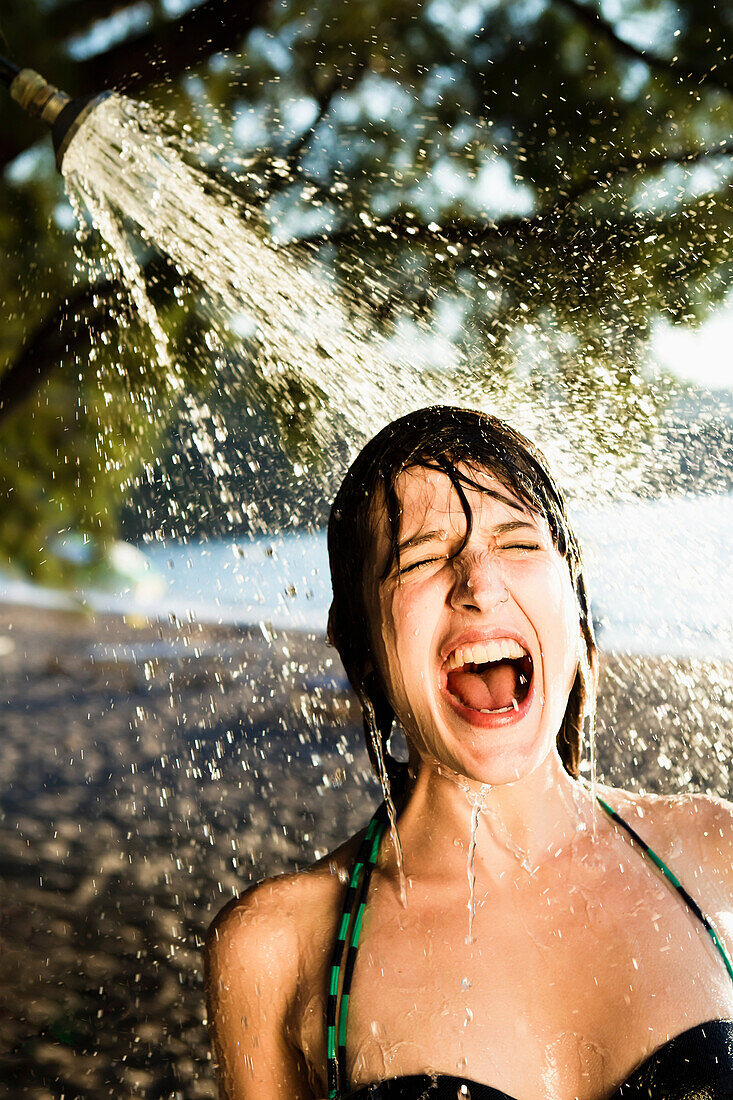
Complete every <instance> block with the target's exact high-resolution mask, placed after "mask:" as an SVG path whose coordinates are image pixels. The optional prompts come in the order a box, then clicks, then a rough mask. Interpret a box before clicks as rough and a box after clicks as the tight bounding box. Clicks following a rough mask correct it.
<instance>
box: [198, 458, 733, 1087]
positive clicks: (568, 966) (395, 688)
mask: <svg viewBox="0 0 733 1100" xmlns="http://www.w3.org/2000/svg"><path fill="white" fill-rule="evenodd" d="M482 483H483V484H485V486H486V488H487V489H491V490H493V491H495V492H496V493H497V494H499V495H500V496H501V498H502V499H497V498H496V497H492V496H489V495H485V494H483V493H479V492H476V493H474V494H471V493H470V492H469V501H470V504H471V508H472V515H473V521H474V522H473V529H472V532H471V535H470V537H469V540H468V542H467V544H466V546H465V547H464V548H463V549H462V550H461V551H460V553H459V554H458V555H457V556H455V557H453V558H452V559H451V555H453V553H454V551H455V550H456V549H457V548H458V547H460V544H461V540H462V538H463V534H464V533H465V517H463V512H462V510H461V509H460V505H459V503H458V501H457V499H456V498H455V495H454V494H453V493H452V490H451V488H450V485H449V483H448V481H447V479H446V478H444V477H443V475H440V474H432V473H429V472H427V471H414V472H413V471H411V472H409V473H408V474H405V475H403V480H402V483H401V484H400V486H399V489H400V494H401V500H402V504H403V517H402V528H401V531H400V538H401V540H402V541H404V542H408V541H410V545H409V546H407V545H406V546H405V549H404V551H403V554H402V558H401V563H400V564H401V568H402V573H401V575H397V573H396V572H395V571H392V572H390V573H389V574H388V576H387V577H385V578H384V579H380V575H381V572H382V570H383V567H384V563H385V562H386V558H387V553H388V540H387V529H386V523H385V521H384V519H382V521H381V523H380V525H379V526H378V529H377V532H376V539H375V554H374V560H373V568H372V571H371V574H370V576H369V578H368V581H367V586H368V587H367V595H368V599H369V604H370V612H371V621H372V640H373V642H374V651H375V662H376V667H377V669H378V670H379V672H380V674H381V675H382V677H383V681H384V683H385V685H386V688H387V691H388V693H389V697H390V700H391V701H392V703H393V705H394V707H395V711H396V713H397V714H398V716H399V718H400V720H401V722H402V725H403V727H404V728H405V730H406V732H407V735H408V739H409V746H410V753H411V764H412V769H413V783H412V786H411V790H410V795H409V798H408V800H407V803H406V805H405V807H404V809H403V811H402V813H401V815H400V819H399V832H400V839H401V842H402V847H403V850H404V856H405V870H406V875H407V881H406V895H407V906H406V907H403V906H402V904H401V902H400V891H399V883H398V874H397V869H396V866H397V864H396V859H395V853H394V850H393V847H392V844H391V842H390V841H387V842H385V843H384V845H383V849H382V851H381V853H380V858H379V862H378V865H377V868H376V869H375V874H374V877H373V880H372V886H371V889H370V895H369V904H368V907H367V910H366V917H365V921H364V927H363V932H362V939H361V946H360V949H359V955H358V960H357V965H356V970H355V974H354V982H353V986H352V992H351V998H350V1007H349V1028H348V1043H347V1049H348V1059H347V1060H348V1070H349V1077H350V1084H351V1086H352V1087H357V1086H359V1085H364V1084H367V1083H369V1082H372V1081H377V1080H380V1079H384V1078H387V1077H392V1076H398V1075H404V1074H411V1073H424V1072H429V1071H434V1072H442V1073H446V1074H456V1075H465V1077H466V1078H469V1079H473V1080H475V1081H480V1082H484V1083H486V1084H490V1085H493V1086H494V1087H495V1088H498V1089H501V1090H502V1091H504V1092H506V1093H508V1094H509V1095H511V1096H514V1097H517V1098H518V1100H525V1098H529V1097H533V1098H537V1100H542V1098H546V1100H550V1098H552V1100H571V1098H574V1097H577V1098H580V1100H603V1098H605V1097H607V1096H609V1095H611V1094H612V1092H613V1091H614V1090H615V1088H616V1087H617V1086H618V1085H619V1083H620V1082H621V1081H623V1080H624V1079H625V1078H626V1077H627V1076H628V1075H629V1073H630V1072H631V1071H632V1070H633V1068H634V1067H635V1066H636V1065H638V1064H639V1063H640V1062H641V1061H642V1060H643V1059H644V1058H645V1057H646V1056H647V1055H648V1054H649V1053H650V1052H651V1051H652V1050H654V1049H655V1048H656V1047H658V1046H660V1045H661V1044H662V1043H663V1042H665V1041H666V1040H667V1039H668V1038H670V1037H671V1036H673V1035H675V1034H678V1033H679V1032H681V1031H683V1030H684V1029H685V1028H687V1027H690V1026H692V1025H694V1024H697V1023H700V1022H702V1021H705V1020H709V1019H712V1018H716V1017H717V1018H733V990H732V989H731V983H730V980H729V978H728V977H727V974H726V973H725V970H724V969H723V966H722V964H721V961H720V959H719V957H718V956H717V955H715V954H714V953H713V952H712V950H711V948H710V945H709V942H708V940H707V937H706V935H705V933H704V931H703V930H702V928H701V926H700V925H699V923H698V922H697V921H695V920H694V918H692V917H691V916H690V914H689V913H688V912H687V910H686V909H685V907H684V905H683V904H682V903H681V902H680V900H679V898H678V897H677V895H676V894H674V893H673V892H672V891H671V890H670V889H669V888H668V887H667V886H666V885H665V884H664V883H662V882H660V881H659V880H658V879H657V878H656V877H655V875H654V874H653V873H652V871H651V870H650V868H649V865H648V864H647V863H645V862H644V861H643V859H642V858H641V857H640V855H639V852H638V851H637V850H635V849H634V848H632V847H630V845H629V844H628V843H627V842H626V840H625V839H624V837H623V835H622V834H621V833H620V832H619V830H618V829H617V827H615V826H614V825H612V824H611V823H610V822H609V821H608V820H607V819H606V818H605V816H603V815H600V816H598V817H595V816H594V811H593V804H592V801H591V799H590V797H589V794H588V792H587V791H586V789H585V788H584V787H583V786H582V785H580V784H578V783H577V782H575V781H574V780H572V779H571V778H570V777H569V776H568V775H567V773H566V772H565V771H564V769H563V767H562V764H561V762H560V760H559V757H558V755H557V751H556V748H555V736H556V734H557V730H558V728H559V725H560V722H561V720H562V715H563V713H564V709H565V703H566V701H567V696H568V692H569V689H570V685H571V683H572V680H573V677H574V675H575V669H576V663H577V656H578V648H577V647H578V617H577V609H576V606H575V597H574V594H573V591H572V586H571V584H570V580H569V576H568V573H567V568H566V566H565V563H564V561H563V559H562V558H561V557H560V555H558V554H557V552H556V551H555V550H554V548H553V547H552V544H551V540H550V539H549V534H548V532H547V529H546V527H545V526H544V523H543V521H541V520H538V519H537V517H533V516H532V515H531V514H530V513H528V512H527V510H526V509H524V508H522V507H521V505H520V502H519V501H517V500H516V499H515V498H513V497H512V496H511V494H510V493H508V491H507V490H506V489H505V488H504V487H503V486H501V484H500V483H498V482H496V481H495V479H492V478H491V477H490V475H488V474H484V475H482ZM520 522H521V523H522V524H523V526H522V527H521V528H519V527H516V528H514V529H512V530H509V528H508V527H507V526H506V525H507V524H509V523H520ZM429 531H433V532H436V534H435V535H433V536H431V539H430V540H429V541H428V540H425V541H419V542H417V541H411V540H414V538H415V536H417V538H419V539H421V538H422V536H424V535H425V534H426V533H427V532H429ZM423 563H424V564H423ZM502 632H504V634H506V635H508V636H511V637H512V638H515V639H516V638H519V639H521V641H522V644H523V645H524V646H525V647H526V648H527V649H528V651H529V652H530V654H531V657H532V667H533V677H532V680H533V682H532V691H531V693H530V695H528V705H527V706H526V707H524V709H523V710H521V711H520V712H519V713H518V712H517V711H515V710H514V708H512V713H511V714H508V716H507V720H506V721H505V720H504V717H499V718H498V719H497V716H496V715H488V716H482V715H481V714H480V711H477V712H476V714H475V716H473V715H472V714H471V713H470V708H465V707H462V706H461V705H459V706H456V705H455V701H454V700H453V699H452V698H451V697H450V696H451V693H450V691H449V690H448V677H447V675H446V673H445V660H446V658H447V656H448V654H449V652H450V650H451V648H454V647H455V645H456V644H457V643H458V644H461V645H462V644H464V643H466V641H467V640H468V642H469V643H470V642H471V641H473V639H474V637H487V636H489V635H491V636H492V637H496V635H497V634H501V633H502ZM604 793H605V796H606V797H607V799H608V800H609V801H610V802H611V803H612V804H613V805H614V806H615V807H616V808H617V809H618V810H619V811H620V812H621V813H622V814H623V815H624V816H625V817H626V818H627V820H629V821H630V823H631V824H632V825H633V826H634V827H635V828H636V829H637V830H638V831H639V832H640V833H641V835H642V836H643V837H644V838H645V839H646V840H647V842H648V843H650V844H651V846H652V847H653V848H655V850H657V852H658V853H659V854H660V855H661V857H662V858H663V859H665V860H667V861H668V862H669V863H670V864H671V865H672V867H673V868H674V870H675V871H676V873H677V874H678V876H679V877H680V878H681V879H682V881H683V882H684V883H685V885H686V886H687V888H688V889H689V890H690V891H691V892H692V893H693V895H694V896H695V897H696V898H697V899H698V901H699V902H700V904H701V905H702V907H703V909H705V910H706V911H707V912H708V914H709V915H710V916H711V917H712V918H713V920H714V921H715V922H716V923H717V925H718V929H719V931H720V932H721V933H722V934H723V937H724V938H725V939H726V940H727V945H728V947H729V950H730V948H731V947H732V946H733V917H731V912H732V910H733V875H732V874H731V866H733V816H732V813H731V807H730V805H729V804H727V803H723V802H722V801H721V800H718V799H712V798H706V797H702V796H693V797H691V798H685V799H680V798H677V799H665V798H655V797H653V796H639V795H629V794H626V793H624V792H621V791H610V790H606V791H605V792H604ZM477 818H478V829H477V832H476V833H475V836H474V838H473V839H475V841H476V845H475V855H474V859H473V864H472V868H473V873H474V875H475V917H474V919H473V926H472V931H471V935H470V936H469V935H468V908H467V907H468V903H469V882H468V871H469V856H470V852H471V846H472V845H471V840H472V837H471V824H472V820H473V822H474V823H475V821H476V819H477ZM356 842H357V841H356V839H355V840H354V841H351V842H349V843H348V844H346V845H344V846H343V847H342V848H341V849H339V850H337V851H336V852H335V853H333V854H332V855H331V856H330V857H327V858H326V859H325V860H322V861H321V862H320V863H319V864H316V865H315V867H314V868H312V869H310V870H309V871H306V872H303V873H301V874H298V875H291V876H284V877H282V878H279V879H275V880H271V881H269V882H266V883H263V884H261V885H260V886H257V887H254V888H253V889H252V890H250V891H248V892H247V893H246V894H245V895H244V896H243V897H242V898H241V899H239V900H238V901H236V902H234V903H231V904H230V905H229V906H228V907H227V908H226V909H225V910H224V912H223V913H222V914H221V915H220V917H219V918H218V919H217V921H216V922H215V924H214V926H213V927H212V931H211V933H210V936H209V941H208V946H207V979H208V990H209V1004H210V1016H211V1018H212V1021H213V1037H214V1041H215V1047H216V1049H217V1051H218V1057H219V1060H220V1063H221V1066H222V1070H221V1080H222V1096H225V1097H227V1098H228V1100H250V1098H254V1097H257V1098H258V1100H270V1098H272V1100H274V1098H275V1097H288V1098H291V1100H294V1098H295V1100H297V1098H302V1100H312V1098H314V1097H323V1096H325V1095H326V1084H325V1070H326V1056H325V1034H324V1032H325V1029H324V1014H325V988H326V978H327V970H328V961H329V956H330V952H331V948H332V945H333V940H334V937H335V934H336V925H337V921H338V917H339V912H340V907H341V904H342V901H343V895H344V891H345V885H346V881H347V876H348V872H349V870H350V868H351V865H352V862H353V859H354V855H355V846H356Z"/></svg>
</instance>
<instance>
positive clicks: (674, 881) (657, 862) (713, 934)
mask: <svg viewBox="0 0 733 1100" xmlns="http://www.w3.org/2000/svg"><path fill="white" fill-rule="evenodd" d="M596 799H597V801H598V802H599V803H600V805H601V806H602V807H603V809H604V810H605V811H606V813H607V814H608V816H609V817H610V818H611V819H612V820H613V821H615V822H616V824H617V825H620V826H621V827H622V828H623V829H625V830H626V832H627V833H628V834H629V836H630V837H631V838H632V839H633V840H634V841H635V842H636V843H637V844H638V845H639V847H640V848H641V850H642V851H643V852H644V854H645V855H647V856H648V857H649V859H650V860H651V861H652V863H653V864H654V866H655V867H657V868H658V869H659V870H660V871H661V872H662V874H663V875H664V877H665V878H666V879H667V881H668V882H669V883H670V884H671V885H672V886H673V887H674V889H675V890H676V891H677V893H678V894H679V895H680V897H681V898H682V900H683V901H684V902H685V904H686V905H687V906H688V908H689V909H690V910H691V911H692V912H693V913H694V914H695V916H696V917H697V919H698V920H699V921H700V923H701V924H702V926H703V927H704V929H705V931H706V932H707V934H708V935H709V936H710V939H711V940H712V941H713V944H714V945H715V949H716V951H717V952H718V954H719V955H720V957H721V959H722V960H723V962H724V964H725V969H726V970H727V971H728V975H729V976H730V978H731V980H732V981H733V962H731V959H730V955H729V954H728V952H727V951H726V949H725V947H724V946H723V941H722V940H721V938H720V936H719V935H718V931H717V929H716V928H715V925H714V924H713V922H712V921H711V920H710V918H709V917H708V916H706V915H705V913H703V911H702V909H701V908H700V906H699V905H698V904H697V902H696V901H695V899H694V898H693V897H691V896H690V894H688V893H687V890H685V888H684V886H683V885H682V883H681V882H680V880H679V879H678V878H677V876H676V874H675V873H674V871H672V870H671V869H670V868H669V867H668V866H667V864H666V863H665V862H664V860H662V859H660V858H659V856H658V855H657V853H656V852H655V851H653V850H652V849H651V848H650V847H649V845H648V844H647V843H646V841H645V840H642V838H641V837H640V836H639V834H638V833H637V832H636V830H635V829H632V827H631V826H630V825H629V823H628V822H627V821H624V819H623V818H622V817H621V814H619V813H617V812H616V810H614V809H613V807H612V806H609V805H608V803H607V802H604V800H603V799H602V798H601V796H600V795H596Z"/></svg>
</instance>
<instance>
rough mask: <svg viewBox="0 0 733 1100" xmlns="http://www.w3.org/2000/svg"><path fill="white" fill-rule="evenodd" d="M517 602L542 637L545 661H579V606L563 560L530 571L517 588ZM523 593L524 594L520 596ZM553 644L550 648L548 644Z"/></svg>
mask: <svg viewBox="0 0 733 1100" xmlns="http://www.w3.org/2000/svg"><path fill="white" fill-rule="evenodd" d="M514 590H515V592H516V593H517V598H518V600H519V601H520V602H521V603H522V606H523V609H524V610H525V612H526V613H527V615H528V617H529V618H530V620H531V621H532V622H533V623H534V624H535V628H536V629H537V631H538V633H539V635H540V642H541V643H542V645H543V649H544V648H545V647H547V651H546V652H545V656H546V657H550V658H551V659H552V658H555V657H556V658H557V661H558V663H562V664H565V663H568V662H572V663H573V665H574V664H575V661H576V660H577V639H578V632H579V628H578V605H577V601H576V597H575V591H574V589H573V586H572V583H571V580H570V577H569V575H568V569H567V565H566V564H565V561H564V560H563V559H562V558H558V560H554V559H551V560H550V561H545V562H543V563H542V564H538V565H537V566H534V567H531V568H530V567H528V569H527V572H526V574H525V576H524V577H523V578H522V583H521V584H517V585H516V586H515V588H514ZM520 593H521V594H520ZM550 642H552V643H553V644H552V646H551V647H550V645H549V643H550Z"/></svg>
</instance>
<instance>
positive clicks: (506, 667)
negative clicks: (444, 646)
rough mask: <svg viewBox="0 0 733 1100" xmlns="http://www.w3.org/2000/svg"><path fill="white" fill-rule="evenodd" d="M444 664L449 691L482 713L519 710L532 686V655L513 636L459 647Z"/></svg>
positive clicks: (457, 698) (501, 712)
mask: <svg viewBox="0 0 733 1100" xmlns="http://www.w3.org/2000/svg"><path fill="white" fill-rule="evenodd" d="M444 667H445V671H446V674H447V681H446V687H447V690H448V693H449V694H450V695H452V696H453V697H454V699H456V700H457V701H458V703H459V704H460V705H461V706H462V707H466V708H467V709H468V710H473V711H480V713H481V714H496V715H500V714H510V713H511V712H512V711H514V712H517V711H519V709H520V707H521V706H522V704H523V703H524V702H525V700H526V699H527V696H528V695H529V691H530V688H531V685H532V658H531V657H530V655H529V653H528V652H527V650H526V649H525V648H524V646H522V645H520V643H519V642H517V641H515V640H514V639H513V638H500V639H492V640H491V641H487V642H483V643H474V644H473V645H470V646H459V647H458V648H457V649H455V650H454V651H453V652H452V653H451V654H450V656H449V657H448V660H447V661H446V662H445V666H444Z"/></svg>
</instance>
